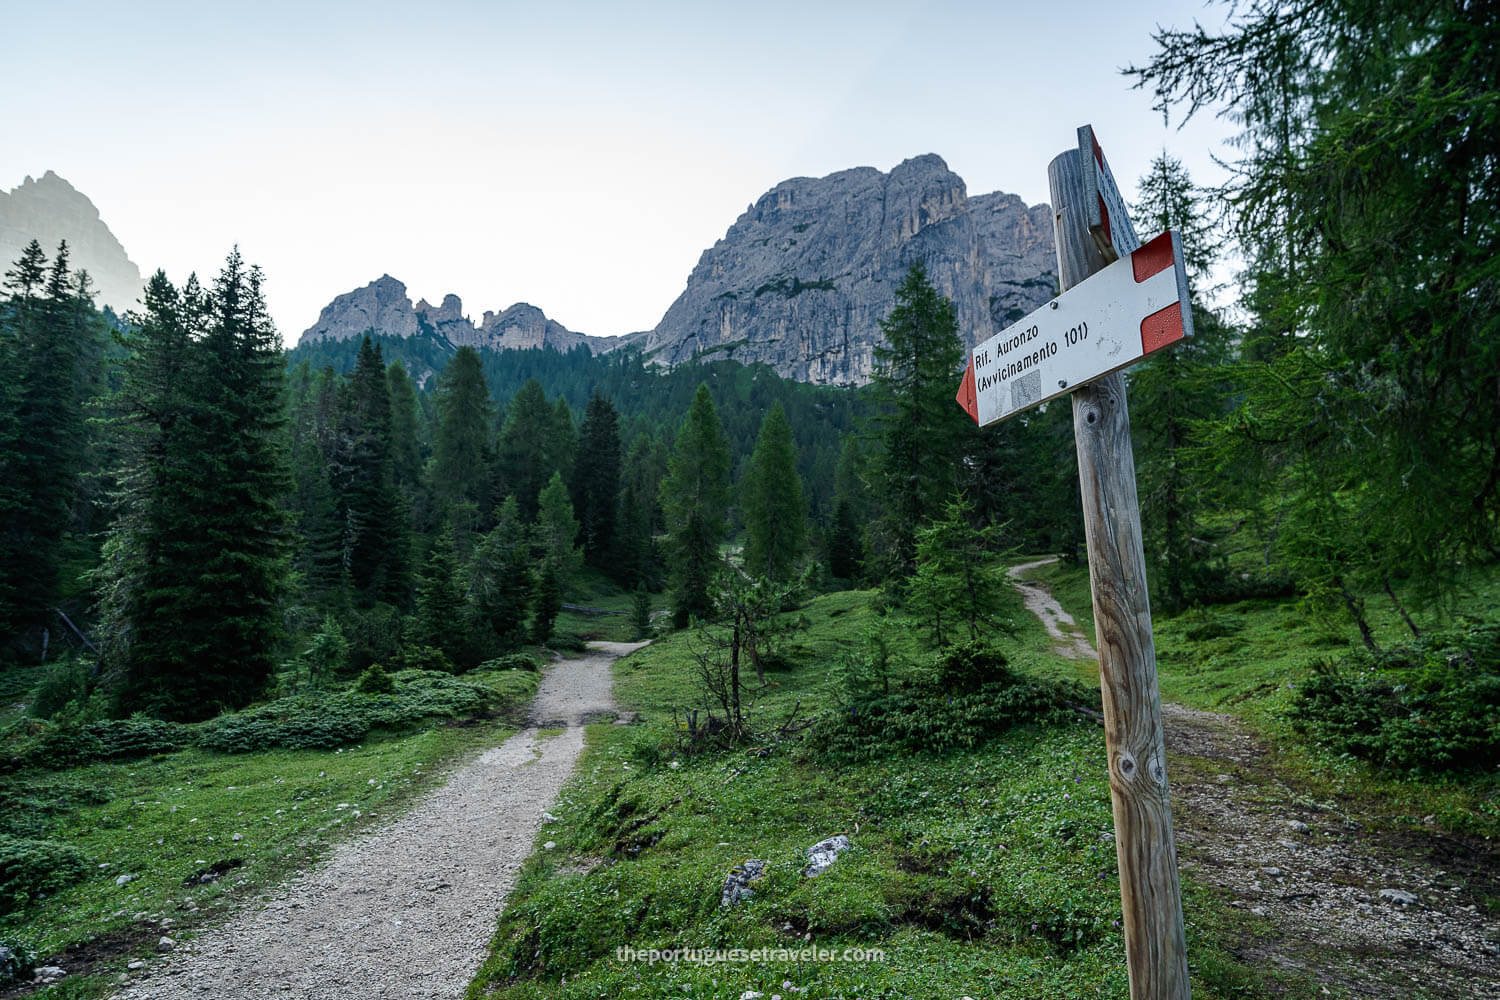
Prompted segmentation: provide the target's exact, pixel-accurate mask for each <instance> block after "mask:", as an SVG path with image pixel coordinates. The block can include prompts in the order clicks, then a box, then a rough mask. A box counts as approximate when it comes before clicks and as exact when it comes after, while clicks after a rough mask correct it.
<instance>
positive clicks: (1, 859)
mask: <svg viewBox="0 0 1500 1000" xmlns="http://www.w3.org/2000/svg"><path fill="white" fill-rule="evenodd" d="M88 873H89V864H88V859H87V858H85V857H84V856H83V854H82V852H80V851H78V850H77V849H76V848H73V847H69V846H68V845H66V844H59V843H57V842H55V841H51V840H31V839H29V838H26V837H10V836H6V835H3V834H0V913H11V912H14V911H16V910H20V909H22V908H23V907H25V906H26V904H27V903H29V902H31V901H32V900H33V899H35V898H36V897H37V896H38V895H41V894H42V893H50V892H56V891H57V890H59V889H66V888H67V887H68V886H70V885H72V884H73V883H74V882H77V881H79V880H80V879H82V878H83V877H84V876H85V875H87V874H88Z"/></svg>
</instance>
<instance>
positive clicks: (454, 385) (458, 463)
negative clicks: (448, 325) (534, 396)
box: [432, 347, 494, 510]
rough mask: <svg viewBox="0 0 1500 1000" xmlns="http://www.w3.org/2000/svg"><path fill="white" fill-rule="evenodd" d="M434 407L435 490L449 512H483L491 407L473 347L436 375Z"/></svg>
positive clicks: (457, 354) (462, 350)
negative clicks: (468, 508)
mask: <svg viewBox="0 0 1500 1000" xmlns="http://www.w3.org/2000/svg"><path fill="white" fill-rule="evenodd" d="M436 402H437V434H436V437H435V440H434V442H433V455H432V484H433V489H434V490H435V491H436V493H437V496H438V499H439V500H440V502H442V503H443V504H444V505H445V506H447V507H449V508H452V507H454V506H455V505H459V504H469V505H472V506H473V509H475V510H486V509H488V508H487V501H488V498H489V471H490V465H491V463H492V461H493V459H492V452H493V449H492V447H491V444H490V426H491V425H492V423H493V422H494V405H493V403H492V402H491V401H490V391H489V388H488V387H487V386H486V385H485V382H484V369H483V367H482V365H481V364H480V360H479V354H478V352H476V351H475V350H474V349H473V348H472V347H460V348H459V349H458V351H457V352H455V353H454V355H453V359H452V360H451V361H449V362H448V366H447V367H446V368H444V369H443V371H442V374H441V375H439V376H438V381H437V398H436Z"/></svg>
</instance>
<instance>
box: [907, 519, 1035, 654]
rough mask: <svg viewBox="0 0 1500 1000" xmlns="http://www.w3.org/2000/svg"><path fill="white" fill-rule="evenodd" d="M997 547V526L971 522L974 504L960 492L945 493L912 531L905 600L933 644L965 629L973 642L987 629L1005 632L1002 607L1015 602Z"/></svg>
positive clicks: (1006, 623) (941, 643)
mask: <svg viewBox="0 0 1500 1000" xmlns="http://www.w3.org/2000/svg"><path fill="white" fill-rule="evenodd" d="M998 548H999V529H998V528H996V527H995V526H993V525H986V526H983V527H980V526H978V525H976V523H975V516H974V507H973V505H972V504H970V503H969V501H968V500H967V499H966V498H965V497H964V496H963V495H962V494H954V495H953V496H952V497H950V498H949V500H948V502H947V504H946V505H945V506H944V509H943V511H942V513H941V514H940V515H939V516H938V517H937V518H936V519H935V520H933V521H932V522H931V523H929V524H927V525H924V526H923V527H921V528H919V529H918V530H917V571H916V573H915V574H913V576H912V579H911V593H910V600H909V605H910V608H911V611H912V613H913V614H914V615H915V616H916V617H917V619H918V620H919V621H922V622H923V623H924V624H926V625H927V627H928V630H929V637H930V639H931V641H932V644H933V645H934V646H938V647H941V646H945V645H948V644H949V643H950V642H952V641H956V640H958V639H959V638H960V637H961V636H962V635H963V634H965V633H967V637H968V639H969V641H971V642H978V641H979V640H980V638H981V636H982V635H984V634H985V633H987V632H989V631H992V630H996V629H998V630H1000V631H1004V632H1009V631H1010V629H1011V624H1010V621H1009V620H1008V616H1006V615H1005V614H1004V612H1005V611H1006V610H1007V609H1008V608H1010V607H1011V606H1012V605H1013V604H1014V603H1015V590H1014V588H1012V587H1011V586H1010V582H1009V581H1008V580H1007V579H1006V578H1005V573H1004V570H1003V569H1002V568H1001V567H1000V566H999V565H998V557H999V554H1000V553H999V551H998Z"/></svg>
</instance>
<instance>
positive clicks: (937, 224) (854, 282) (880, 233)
mask: <svg viewBox="0 0 1500 1000" xmlns="http://www.w3.org/2000/svg"><path fill="white" fill-rule="evenodd" d="M919 260H920V261H922V262H923V263H925V264H926V267H927V272H928V275H929V277H930V278H931V279H932V281H933V283H934V284H935V285H936V286H937V287H938V289H939V290H940V291H941V292H942V293H943V294H944V295H946V296H948V297H949V298H951V299H952V300H953V301H954V305H955V307H956V309H957V312H958V317H959V325H960V331H961V333H962V335H963V336H964V338H965V339H966V340H967V341H968V342H969V343H970V344H973V343H976V342H978V341H979V340H982V339H984V338H985V337H988V336H989V335H990V334H991V333H993V332H994V331H995V330H997V329H1000V328H1003V327H1004V326H1006V325H1008V324H1009V323H1010V322H1011V321H1013V320H1014V319H1016V318H1019V317H1020V316H1022V315H1024V314H1025V313H1026V312H1028V311H1030V309H1032V308H1034V307H1035V306H1037V305H1040V304H1041V303H1042V302H1045V301H1046V300H1047V298H1049V297H1050V296H1051V295H1052V294H1053V293H1054V291H1055V289H1056V283H1055V280H1054V278H1053V277H1052V275H1053V271H1054V269H1055V266H1056V265H1055V263H1054V251H1053V244H1052V220H1051V212H1050V210H1049V209H1048V208H1047V206H1045V205H1036V206H1032V207H1030V208H1028V207H1027V206H1026V205H1025V204H1024V203H1023V202H1022V201H1021V199H1019V198H1017V197H1016V196H1015V195H1010V194H1005V193H1003V192H996V193H994V194H988V195H978V196H973V197H971V196H969V194H968V191H967V187H966V185H965V184H964V181H963V178H961V177H959V176H958V175H957V174H955V173H954V172H953V171H951V170H950V169H949V168H948V164H947V163H945V162H944V161H943V159H942V157H940V156H937V155H935V154H931V153H928V154H926V155H923V156H916V157H912V158H911V159H908V160H903V161H902V162H901V163H899V164H897V165H896V166H895V167H893V168H892V169H891V170H890V171H889V172H888V173H882V172H881V171H879V170H876V169H875V168H873V167H857V168H854V169H852V170H842V171H839V172H838V173H834V174H829V175H828V176H826V177H820V178H811V177H794V178H792V179H790V180H786V181H782V182H781V183H780V184H777V185H776V186H775V187H773V188H771V190H769V191H767V192H766V193H765V194H763V195H762V196H761V197H760V198H758V199H756V200H755V201H754V202H752V203H751V204H750V206H749V207H748V208H747V209H746V210H745V213H744V214H743V215H741V216H740V217H739V219H737V220H735V222H734V224H733V225H732V226H730V227H729V230H728V232H727V233H725V235H724V238H723V239H721V240H719V241H718V242H717V243H715V244H714V245H713V246H712V247H710V248H709V249H708V250H706V251H704V253H703V255H702V257H700V258H699V261H698V265H697V267H695V268H694V269H693V272H692V274H691V275H690V276H689V277H688V282H687V288H686V289H685V290H684V291H683V293H682V295H680V296H679V297H678V299H677V301H676V302H674V303H673V304H672V306H671V308H669V309H668V310H667V312H666V315H665V316H663V317H662V320H661V322H660V323H659V324H658V325H657V327H656V329H655V330H653V331H651V333H650V334H649V335H648V336H647V338H646V342H645V344H644V347H645V349H646V350H647V352H648V353H650V354H651V356H652V357H653V358H654V359H656V360H659V361H663V362H666V363H675V362H677V361H683V360H687V359H689V358H693V357H733V358H735V359H737V360H740V361H745V362H754V361H761V362H765V363H767V364H770V365H771V366H772V367H774V368H776V369H777V371H778V372H780V373H781V374H782V375H786V376H788V377H791V378H797V379H801V380H804V381H809V382H821V383H835V384H850V383H860V382H866V381H868V380H869V378H870V375H871V372H872V371H873V367H874V350H875V346H876V345H877V344H878V343H880V342H881V339H882V335H881V333H880V320H881V319H882V318H883V317H884V316H885V315H886V314H887V313H889V312H890V310H891V308H892V307H893V306H894V304H895V289H896V286H897V285H898V284H899V283H900V281H901V278H902V276H903V275H904V274H905V272H906V271H907V269H908V268H909V267H910V266H911V265H912V263H914V262H916V261H919Z"/></svg>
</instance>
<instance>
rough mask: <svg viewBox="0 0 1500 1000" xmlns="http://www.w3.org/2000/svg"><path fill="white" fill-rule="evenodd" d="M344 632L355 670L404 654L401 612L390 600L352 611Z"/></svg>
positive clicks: (392, 660)
mask: <svg viewBox="0 0 1500 1000" xmlns="http://www.w3.org/2000/svg"><path fill="white" fill-rule="evenodd" d="M343 632H344V636H345V637H346V638H347V639H348V640H349V652H348V658H347V668H348V670H349V673H351V674H358V673H360V672H361V671H363V670H364V669H365V668H367V667H369V666H370V665H371V664H372V663H395V662H396V661H397V659H398V657H399V656H400V650H401V612H399V611H397V610H396V609H395V608H393V607H392V606H391V605H389V604H377V605H375V606H374V607H372V608H368V609H366V610H363V611H353V612H350V613H349V615H348V616H347V618H346V620H345V621H344V623H343Z"/></svg>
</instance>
